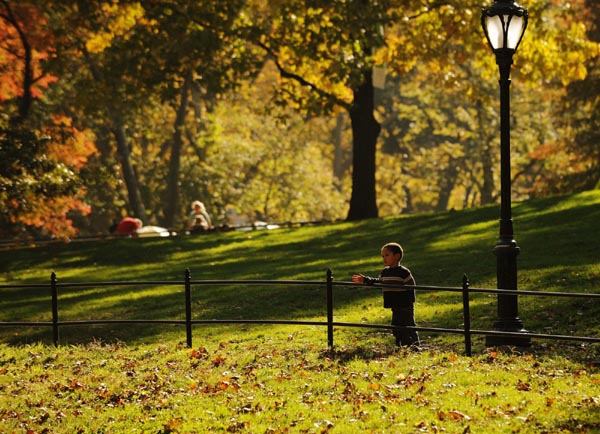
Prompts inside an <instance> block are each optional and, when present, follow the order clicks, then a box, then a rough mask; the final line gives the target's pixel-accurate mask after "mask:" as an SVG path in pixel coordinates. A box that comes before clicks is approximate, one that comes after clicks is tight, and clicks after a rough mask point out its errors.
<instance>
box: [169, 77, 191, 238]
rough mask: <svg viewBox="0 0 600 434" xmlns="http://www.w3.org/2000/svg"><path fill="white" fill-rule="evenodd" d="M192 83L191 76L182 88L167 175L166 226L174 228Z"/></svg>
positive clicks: (177, 211)
mask: <svg viewBox="0 0 600 434" xmlns="http://www.w3.org/2000/svg"><path fill="white" fill-rule="evenodd" d="M191 82H192V77H191V74H190V75H188V76H187V77H186V79H185V82H184V83H183V87H182V88H181V100H180V101H179V108H178V110H177V116H176V118H175V126H174V131H173V143H172V146H171V159H170V160H169V174H168V175H167V197H166V198H165V211H164V212H165V225H166V226H167V227H168V228H172V227H173V226H174V224H175V216H176V215H177V214H178V213H179V169H180V166H181V164H180V163H181V161H180V160H181V148H182V147H183V135H184V128H185V114H186V109H187V104H188V95H189V89H190V85H191Z"/></svg>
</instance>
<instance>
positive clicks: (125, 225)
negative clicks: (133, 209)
mask: <svg viewBox="0 0 600 434" xmlns="http://www.w3.org/2000/svg"><path fill="white" fill-rule="evenodd" d="M142 226H143V223H142V221H141V220H140V219H137V218H134V217H125V218H124V219H123V220H121V221H120V222H119V223H118V224H117V226H116V227H115V229H114V231H113V232H114V233H115V234H116V235H131V236H137V230H138V229H140V228H141V227H142Z"/></svg>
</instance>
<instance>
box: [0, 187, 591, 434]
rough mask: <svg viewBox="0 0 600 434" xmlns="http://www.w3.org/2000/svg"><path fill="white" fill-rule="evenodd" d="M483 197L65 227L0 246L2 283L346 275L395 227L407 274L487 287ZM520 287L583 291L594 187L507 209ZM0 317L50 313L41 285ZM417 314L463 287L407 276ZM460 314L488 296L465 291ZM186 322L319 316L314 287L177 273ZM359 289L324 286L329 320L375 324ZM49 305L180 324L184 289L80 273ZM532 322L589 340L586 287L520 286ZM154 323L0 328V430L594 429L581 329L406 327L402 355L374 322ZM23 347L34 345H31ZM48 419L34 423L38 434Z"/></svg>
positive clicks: (321, 300)
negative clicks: (137, 229)
mask: <svg viewBox="0 0 600 434" xmlns="http://www.w3.org/2000/svg"><path fill="white" fill-rule="evenodd" d="M497 213H498V210H497V208H496V207H487V208H483V209H478V210H467V211H462V212H448V213H443V214H429V215H418V216H407V217H398V218H386V219H380V220H372V221H364V222H357V223H340V224H330V225H324V226H309V227H302V228H290V229H278V230H273V231H254V232H226V233H217V234H209V235H205V236H195V237H178V238H173V239H126V240H117V241H115V240H112V241H111V240H104V241H98V242H94V243H91V242H72V243H70V244H53V245H45V246H38V247H35V248H19V249H12V250H3V251H0V273H1V274H0V284H1V283H25V282H28V283H34V282H36V283H40V282H48V281H49V279H50V273H51V272H53V271H54V272H56V274H57V276H58V280H59V282H64V283H68V282H70V283H75V282H111V281H133V280H136V281H139V280H146V281H183V278H184V272H185V270H186V268H189V269H190V270H191V273H192V279H196V280H206V279H217V280H221V279H232V280H240V279H275V280H319V281H324V280H325V273H326V270H327V269H328V268H330V269H331V270H332V272H333V275H334V280H335V281H337V282H339V281H349V280H350V276H351V274H352V273H353V272H356V271H360V272H364V273H366V274H371V275H376V274H377V273H378V272H379V270H380V268H381V259H380V257H379V248H380V246H381V245H382V244H384V243H385V242H387V241H391V240H396V241H399V242H401V243H402V244H403V246H404V248H405V260H404V264H405V265H406V266H408V267H409V268H411V269H412V270H413V273H414V274H415V276H416V278H417V283H419V284H423V285H432V286H446V285H448V286H453V287H459V286H460V285H461V281H462V276H463V274H467V275H468V276H469V279H470V281H471V285H472V286H475V287H490V288H493V287H494V286H495V271H496V270H495V266H496V264H495V257H494V256H493V254H492V248H493V246H494V244H495V242H496V237H497ZM513 214H514V218H515V238H516V239H517V241H518V243H519V246H520V248H521V254H520V255H519V258H518V261H519V287H520V289H527V290H550V291H561V292H563V291H566V292H568V291H571V292H589V293H598V292H600V258H599V257H598V254H597V246H598V244H599V241H600V233H599V231H598V223H597V222H598V221H600V192H588V193H582V194H579V195H575V196H571V197H557V198H550V199H545V200H541V201H534V202H528V203H522V204H515V206H514V212H513ZM1 291H2V294H3V296H2V298H1V300H0V321H26V320H28V321H36V320H39V321H49V320H50V318H51V316H50V315H51V311H50V295H49V293H48V291H47V289H43V290H42V289H27V290H23V289H2V290H1ZM417 297H418V301H417V304H416V312H417V322H418V324H419V325H420V326H424V327H449V328H460V327H462V323H463V317H462V305H461V298H460V294H458V293H456V294H454V293H447V292H437V291H425V290H423V291H419V292H418V295H417ZM471 298H472V306H471V313H472V317H473V318H472V320H473V327H474V328H479V329H489V328H490V327H491V326H492V324H493V321H494V320H495V319H496V299H495V297H493V296H489V295H483V294H473V295H472V297H471ZM192 299H193V317H194V319H197V320H206V319H292V320H303V321H324V320H325V314H326V294H325V290H324V284H323V285H316V286H315V285H309V284H307V285H299V286H295V285H294V286H291V285H285V284H281V285H276V286H264V285H263V286H261V285H204V284H193V285H192ZM381 304H382V303H381V294H380V293H379V292H378V291H377V290H376V289H373V288H357V287H350V286H347V287H345V286H335V287H334V306H335V310H334V313H335V318H334V320H335V321H337V322H356V323H365V324H367V323H369V324H387V323H389V316H390V312H389V311H388V310H386V309H384V308H383V307H382V305H381ZM59 312H60V319H61V320H82V319H124V318H127V319H184V318H185V308H184V290H183V285H169V284H166V283H156V284H136V285H133V286H118V285H108V286H104V285H99V284H96V285H94V284H91V285H89V286H85V287H68V288H63V289H61V290H60V293H59ZM519 314H520V317H521V318H522V319H523V321H524V323H525V326H526V328H527V329H528V330H530V331H533V332H538V333H554V334H571V335H572V334H575V335H582V336H599V335H600V325H599V324H598V321H597V318H598V317H599V314H600V308H599V306H598V302H597V301H596V300H584V299H572V300H571V299H549V298H546V297H543V298H541V297H535V298H533V297H521V298H520V299H519ZM334 337H335V349H334V351H333V352H331V351H329V349H328V347H327V331H326V328H325V327H322V326H298V325H277V324H271V325H250V324H234V325H222V324H199V325H195V326H194V328H193V348H191V349H189V348H186V346H185V345H184V343H185V328H184V327H182V326H173V325H164V324H152V325H149V324H133V325H131V324H127V325H123V324H106V325H95V326H89V325H87V326H84V325H74V326H68V327H61V329H60V340H61V345H60V346H59V347H54V346H52V345H51V342H52V333H51V330H50V329H49V328H48V327H37V328H27V327H10V328H4V327H3V328H0V338H1V340H2V342H4V343H3V344H1V345H0V432H15V433H17V432H23V433H27V432H32V433H38V432H40V433H41V432H64V433H73V432H85V433H87V432H102V433H108V432H113V433H121V432H160V433H168V432H181V433H188V432H198V433H200V432H202V433H204V432H261V433H262V432H315V433H320V432H339V433H347V432H441V431H445V432H469V431H470V432H535V433H538V432H548V433H551V432H552V433H554V432H599V431H600V393H599V390H600V387H599V382H600V378H599V374H598V368H597V365H598V359H599V356H598V355H599V353H600V351H599V350H598V345H597V344H593V345H590V344H581V343H573V342H571V343H569V342H554V341H543V340H534V341H533V345H532V347H531V348H530V349H528V350H527V351H525V352H521V351H517V352H515V353H514V354H511V353H510V351H508V352H507V351H506V350H505V351H503V352H496V351H493V350H492V349H486V348H485V346H484V339H483V338H482V337H474V357H472V358H468V357H465V356H464V355H463V352H464V343H463V340H462V339H463V338H462V336H460V335H442V334H440V333H430V332H429V333H428V332H422V333H421V337H422V340H423V347H422V349H421V351H419V352H412V351H407V350H403V349H400V350H399V349H397V348H395V347H394V346H393V345H392V343H393V340H392V339H391V338H390V336H389V334H388V333H387V331H385V330H380V329H363V328H344V327H336V328H335V330H334ZM38 342H39V343H38ZM44 430H45V431H44Z"/></svg>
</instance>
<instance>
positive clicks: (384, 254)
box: [381, 249, 400, 267]
mask: <svg viewBox="0 0 600 434" xmlns="http://www.w3.org/2000/svg"><path fill="white" fill-rule="evenodd" d="M381 258H382V259H383V265H385V266H386V267H397V266H398V264H399V263H400V253H393V252H392V251H391V250H389V249H381Z"/></svg>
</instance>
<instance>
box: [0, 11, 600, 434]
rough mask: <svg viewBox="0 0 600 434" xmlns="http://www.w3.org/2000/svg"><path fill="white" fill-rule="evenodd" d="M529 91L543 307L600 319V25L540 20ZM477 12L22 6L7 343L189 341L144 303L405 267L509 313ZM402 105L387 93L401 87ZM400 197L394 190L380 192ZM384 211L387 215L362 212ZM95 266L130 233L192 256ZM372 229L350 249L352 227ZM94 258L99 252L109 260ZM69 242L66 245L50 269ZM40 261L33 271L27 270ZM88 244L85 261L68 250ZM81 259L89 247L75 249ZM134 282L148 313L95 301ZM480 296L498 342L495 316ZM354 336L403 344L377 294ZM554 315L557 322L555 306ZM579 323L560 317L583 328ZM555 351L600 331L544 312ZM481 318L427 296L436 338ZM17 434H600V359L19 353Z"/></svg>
mask: <svg viewBox="0 0 600 434" xmlns="http://www.w3.org/2000/svg"><path fill="white" fill-rule="evenodd" d="M523 5H524V6H525V7H527V8H528V10H529V16H530V21H529V26H528V28H527V31H526V34H525V38H524V40H523V43H522V44H521V46H520V47H519V51H518V53H517V54H516V55H515V64H514V65H513V69H512V75H511V76H512V79H513V83H512V86H511V91H512V111H511V113H512V118H511V123H512V133H513V137H512V138H513V140H512V142H513V143H512V145H513V148H512V166H513V172H512V173H513V177H512V187H513V188H512V193H513V198H514V199H515V204H514V216H515V229H516V238H517V239H518V240H519V246H520V248H521V254H520V255H519V288H520V289H528V290H549V291H557V292H563V291H567V292H569V291H570V292H587V293H596V292H597V291H598V276H599V273H600V270H599V269H598V267H599V262H598V254H597V246H598V241H599V240H598V236H599V235H598V234H599V232H598V230H597V227H598V223H597V222H598V213H599V203H600V202H599V201H600V199H599V195H598V188H597V187H598V182H599V177H600V171H599V168H598V164H599V162H600V158H598V151H599V149H600V147H599V146H598V131H600V128H599V117H598V116H599V114H600V110H598V101H599V96H598V92H599V89H600V85H599V84H598V74H599V65H598V59H599V57H598V55H599V48H598V47H599V44H598V43H599V41H600V36H599V33H598V32H599V29H598V23H599V22H600V19H599V17H600V12H599V6H598V4H597V2H595V1H593V0H585V1H584V0H574V1H571V2H561V1H555V0H531V1H527V2H525V3H524V4H523ZM482 6H488V5H487V4H480V3H479V2H475V1H471V0H461V1H459V0H447V1H438V0H435V1H434V0H418V1H417V0H410V1H402V2H400V1H399V2H386V1H375V0H373V1H366V0H355V1H347V0H346V1H343V0H334V1H330V2H314V1H294V0H290V1H274V2H266V1H248V2H239V1H236V0H225V1H218V2H217V1H204V2H196V1H183V0H171V1H160V0H148V1H143V2H141V1H128V0H121V1H71V0H61V1H53V0H44V1H11V0H2V1H0V42H1V44H0V66H1V67H0V78H1V80H0V106H1V107H2V115H0V131H1V133H0V187H1V188H0V199H1V201H2V208H1V209H0V234H1V237H0V238H2V239H3V240H12V241H17V240H18V241H19V245H15V244H14V243H13V244H5V245H3V246H2V249H0V282H1V283H2V285H5V286H6V287H3V288H2V290H3V291H2V299H1V300H0V313H1V315H2V321H44V320H48V318H49V309H50V306H49V304H50V303H49V294H48V293H47V292H44V291H45V289H46V288H47V286H45V287H42V288H39V287H38V288H33V289H32V288H29V289H28V290H26V291H25V290H22V289H15V288H14V287H11V288H8V287H9V286H11V285H19V284H28V285H35V284H39V283H43V284H44V285H47V284H48V281H49V278H50V273H51V272H56V273H57V275H58V278H59V282H78V283H83V282H87V283H88V285H87V286H86V287H85V288H83V287H80V288H77V289H75V290H73V289H71V290H67V291H64V292H61V294H60V298H59V300H60V307H61V310H60V312H61V319H66V320H69V319H73V320H76V319H88V318H92V319H93V318H100V319H108V320H110V319H122V318H125V317H126V318H147V317H148V316H153V317H155V318H156V317H159V318H160V317H163V318H164V317H167V318H170V317H172V316H177V315H180V316H183V313H182V312H181V307H182V306H181V303H180V298H181V297H182V295H181V294H179V293H177V294H175V293H174V292H173V290H172V289H171V287H170V286H168V285H161V284H150V285H146V284H144V283H142V281H144V280H147V279H150V280H154V279H156V280H163V279H164V280H172V279H182V277H183V273H184V270H185V269H186V268H190V270H191V271H192V276H193V278H194V279H211V278H215V279H222V278H231V279H236V278H237V279H240V278H250V279H252V278H266V279H275V280H278V279H313V278H315V279H317V278H321V277H322V276H323V274H324V272H325V269H326V268H331V269H332V270H333V273H334V278H335V279H336V280H342V281H343V280H346V279H348V278H349V276H350V275H351V273H353V272H356V271H363V272H365V273H368V274H376V273H377V272H378V271H379V269H380V267H381V264H380V258H379V257H378V253H379V248H380V247H381V245H382V244H383V243H384V242H387V241H390V240H397V241H400V242H402V243H403V244H404V246H405V248H406V259H405V264H406V265H407V266H409V267H410V268H411V269H413V271H414V272H415V275H416V277H417V282H418V283H420V284H426V285H427V284H430V285H449V286H459V284H460V281H461V279H462V276H463V274H467V275H468V276H469V278H470V280H471V283H472V285H474V286H477V287H494V283H495V279H496V276H495V272H496V270H495V260H494V255H493V253H492V248H493V246H494V243H495V242H496V234H497V225H498V221H497V218H498V204H497V202H498V200H499V170H498V166H499V134H498V132H499V125H498V122H499V114H498V112H499V110H498V102H499V101H498V83H497V78H498V74H497V66H496V65H495V64H494V56H493V54H492V53H491V51H490V50H489V48H488V47H487V45H486V42H485V40H484V37H483V33H482V30H481V25H480V22H479V21H480V13H481V7H482ZM382 77H383V78H385V80H384V82H382V81H381V78H382ZM375 169H376V170H375ZM365 186H367V187H368V188H365ZM196 199H200V200H202V201H203V202H204V203H205V204H206V206H207V208H208V210H209V212H210V213H211V214H212V216H213V219H214V221H215V223H216V224H217V225H220V224H224V223H226V222H227V219H226V217H227V216H228V215H230V214H232V213H236V214H237V215H239V216H240V217H241V218H243V219H246V220H247V221H248V222H252V221H255V220H264V221H267V222H271V223H277V222H290V221H291V222H297V223H299V222H309V221H321V222H323V221H330V223H326V224H319V225H304V226H302V227H281V228H279V229H277V230H261V231H258V230H257V231H227V232H214V233H209V234H204V235H202V236H173V237H165V238H121V239H107V238H97V239H95V240H93V241H90V240H89V238H86V237H87V236H90V235H91V236H96V235H98V234H102V235H104V234H106V233H107V231H108V227H109V226H110V225H111V224H112V223H113V222H114V220H115V219H119V218H120V217H122V216H124V215H133V216H136V217H139V218H141V219H143V220H144V223H145V224H146V225H149V224H154V225H161V226H165V227H169V228H172V229H180V228H181V227H183V225H184V219H185V216H186V215H187V214H188V212H189V204H190V203H191V201H192V200H196ZM339 220H348V221H339ZM84 238H85V239H84ZM49 240H50V241H57V242H51V243H48V242H45V241H49ZM22 241H25V243H26V245H23V243H22ZM63 241H65V242H63ZM68 241H71V242H68ZM111 280H135V281H138V282H139V285H137V286H134V287H129V288H127V289H126V290H123V288H120V287H118V286H102V287H101V286H99V285H93V284H91V285H89V283H90V282H94V281H97V282H100V281H103V282H106V281H111ZM303 291H305V293H303V294H302V295H300V296H299V295H298V293H296V292H295V291H291V290H289V289H288V288H286V287H285V285H283V286H282V287H281V288H278V289H266V288H265V289H263V288H260V289H257V288H254V290H252V288H240V287H237V286H234V287H226V288H208V289H207V288H206V287H205V286H203V285H198V286H197V287H194V294H193V296H194V303H195V305H194V313H195V315H198V318H225V319H226V318H231V317H232V316H234V317H235V318H243V317H262V318H272V317H276V318H282V317H283V318H288V317H292V318H299V319H314V318H316V317H319V318H320V315H321V312H322V310H323V309H324V306H323V299H322V295H323V293H322V289H318V288H317V289H315V288H303ZM472 296H473V303H474V311H473V313H474V318H473V319H474V325H475V326H477V327H481V328H488V327H489V326H490V324H491V323H492V322H493V320H494V319H495V318H496V311H495V308H496V298H495V297H491V296H475V295H472ZM335 297H336V303H337V306H339V310H336V315H338V318H339V319H344V320H348V321H356V322H361V321H362V322H365V323H375V324H377V323H387V321H388V319H389V312H388V311H387V310H385V309H383V307H382V306H381V296H380V293H379V292H377V291H375V292H373V291H366V290H364V289H363V290H359V289H354V288H353V289H352V290H346V291H337V292H336V294H335ZM540 300H541V301H540ZM561 300H562V301H561ZM519 308H520V315H521V317H522V319H523V321H524V324H525V327H526V328H527V329H528V330H531V331H533V332H548V333H557V334H569V335H571V334H572V335H588V336H598V322H597V318H598V306H597V303H594V302H591V301H583V300H581V299H575V298H572V299H559V300H554V299H537V298H533V299H532V298H528V297H519ZM463 320H464V318H462V317H461V309H460V303H459V301H458V300H455V299H454V298H453V297H452V296H450V295H448V294H445V293H441V292H438V293H436V292H431V293H419V294H418V301H417V321H418V323H419V324H420V325H424V326H427V325H438V326H448V327H460V325H461V322H462V321H463ZM1 332H2V334H1V343H0V431H6V432H19V433H20V432H23V433H38V432H39V433H42V432H56V433H63V432H64V433H74V432H81V433H87V432H97V433H121V432H128V431H133V430H137V431H139V432H159V433H192V432H264V433H285V432H307V433H325V432H330V433H336V432H339V433H346V432H377V433H384V432H394V433H396V432H407V433H413V432H432V433H433V432H440V431H445V432H463V433H467V432H494V433H496V432H506V433H509V432H531V433H540V432H542V433H544V432H547V433H554V432H577V433H588V432H589V433H593V432H598V430H599V429H600V425H599V423H600V422H599V419H598V414H599V412H600V397H599V396H598V384H599V382H600V380H599V378H598V375H599V374H598V368H597V367H598V348H597V345H588V344H581V343H573V342H554V341H545V340H538V339H536V340H534V341H533V343H532V347H531V348H529V349H514V348H512V349H511V348H509V349H504V351H503V352H499V351H497V350H496V349H493V348H486V347H485V345H484V343H483V341H482V339H478V340H476V342H475V352H474V356H473V357H465V356H463V355H462V348H463V346H462V341H461V338H459V337H452V336H444V335H438V334H435V333H423V334H422V337H423V341H424V342H423V346H422V348H421V350H420V351H409V350H404V349H398V348H396V347H395V346H394V345H392V344H391V342H390V337H389V335H388V334H386V333H383V332H378V331H375V332H374V331H368V330H363V329H356V330H354V329H350V330H348V329H341V330H336V346H335V348H334V350H331V349H329V348H327V345H326V343H325V331H324V330H323V329H322V328H319V327H294V326H283V325H281V326H260V325H254V326H239V325H210V326H209V325H207V326H200V327H196V328H195V329H194V342H195V344H194V347H193V348H187V347H186V346H185V344H184V343H183V342H182V340H183V334H184V333H183V330H181V328H180V327H170V326H169V327H164V326H158V325H157V326H141V327H114V326H111V325H109V326H104V327H103V326H96V327H82V328H77V327H75V328H72V327H65V328H62V329H61V345H59V346H56V347H55V346H53V345H48V343H49V342H50V341H51V336H50V332H49V329H48V328H47V327H29V326H22V327H12V326H11V327H3V329H2V331H1Z"/></svg>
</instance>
